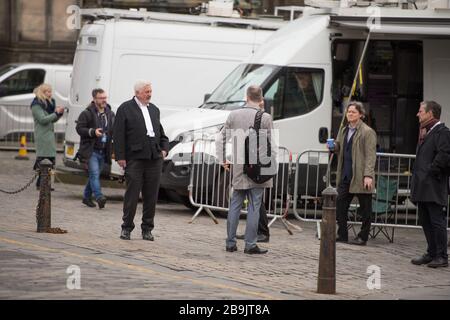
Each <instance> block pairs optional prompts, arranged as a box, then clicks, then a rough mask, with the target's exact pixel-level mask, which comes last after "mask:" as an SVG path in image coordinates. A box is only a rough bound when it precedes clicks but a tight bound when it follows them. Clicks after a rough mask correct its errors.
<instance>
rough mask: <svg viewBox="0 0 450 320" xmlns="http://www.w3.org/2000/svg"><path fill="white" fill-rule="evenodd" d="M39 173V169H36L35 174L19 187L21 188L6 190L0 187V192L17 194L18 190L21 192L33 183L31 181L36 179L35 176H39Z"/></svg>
mask: <svg viewBox="0 0 450 320" xmlns="http://www.w3.org/2000/svg"><path fill="white" fill-rule="evenodd" d="M39 174H40V172H39V171H36V172H35V174H34V176H33V177H32V178H31V179H30V181H29V182H28V183H27V184H26V185H24V186H23V187H21V188H20V189H18V190H15V191H8V190H3V189H0V192H1V193H6V194H11V195H13V194H18V193H20V192H23V191H25V190H26V189H28V188H29V187H30V186H31V185H32V184H33V182H34V181H35V180H36V179H37V177H38V176H39Z"/></svg>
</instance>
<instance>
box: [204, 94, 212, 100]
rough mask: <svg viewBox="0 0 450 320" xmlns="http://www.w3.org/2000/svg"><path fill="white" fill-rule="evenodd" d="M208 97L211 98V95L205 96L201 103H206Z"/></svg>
mask: <svg viewBox="0 0 450 320" xmlns="http://www.w3.org/2000/svg"><path fill="white" fill-rule="evenodd" d="M210 97H211V93H207V94H205V97H204V99H203V102H206V101H208V99H209V98H210Z"/></svg>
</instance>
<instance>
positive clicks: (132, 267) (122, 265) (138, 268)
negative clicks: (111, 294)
mask: <svg viewBox="0 0 450 320" xmlns="http://www.w3.org/2000/svg"><path fill="white" fill-rule="evenodd" d="M0 241H3V242H6V243H10V244H14V245H17V246H23V247H31V248H35V249H37V250H40V251H47V252H54V253H62V254H65V255H68V256H72V257H77V258H81V259H85V260H91V261H95V262H99V263H103V264H107V265H110V266H114V267H119V268H127V269H130V270H133V271H138V272H143V273H150V274H152V275H157V276H161V277H163V278H164V277H166V278H171V279H172V280H182V281H189V282H192V283H194V284H198V285H201V286H206V287H213V288H219V289H227V290H231V291H234V292H238V293H241V294H246V295H251V296H255V297H258V298H261V299H268V300H278V298H276V297H273V296H271V295H268V294H265V293H260V292H256V291H250V290H246V289H241V288H237V287H233V286H229V285H226V284H220V283H215V282H211V281H206V280H199V279H195V278H191V277H187V276H182V275H173V274H170V273H166V272H160V271H155V270H152V269H149V268H146V267H142V266H138V265H133V264H128V263H123V262H115V261H111V260H107V259H103V258H97V257H89V256H86V255H81V254H77V253H73V252H68V251H65V250H59V249H53V248H48V247H43V246H39V245H36V244H32V243H28V242H21V241H16V240H11V239H7V238H3V237H0Z"/></svg>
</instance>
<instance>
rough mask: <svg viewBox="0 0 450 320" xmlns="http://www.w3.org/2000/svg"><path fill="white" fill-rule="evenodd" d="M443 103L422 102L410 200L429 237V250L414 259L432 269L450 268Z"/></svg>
mask: <svg viewBox="0 0 450 320" xmlns="http://www.w3.org/2000/svg"><path fill="white" fill-rule="evenodd" d="M441 109H442V108H441V106H440V105H439V104H438V103H436V102H435V101H424V102H422V103H421V104H420V108H419V112H418V113H417V117H418V118H419V123H420V131H419V143H418V145H417V150H416V161H415V162H414V168H413V176H412V181H411V200H412V202H413V203H414V204H417V207H418V211H419V223H420V224H421V225H422V228H423V232H424V234H425V238H426V240H427V244H428V247H427V252H426V253H425V254H424V255H422V256H421V257H418V258H415V259H412V260H411V263H412V264H415V265H422V264H427V265H428V267H431V268H439V267H448V255H447V216H446V215H447V205H448V204H447V199H448V174H449V165H450V131H449V129H448V128H447V127H446V126H445V124H444V123H442V122H440V118H441Z"/></svg>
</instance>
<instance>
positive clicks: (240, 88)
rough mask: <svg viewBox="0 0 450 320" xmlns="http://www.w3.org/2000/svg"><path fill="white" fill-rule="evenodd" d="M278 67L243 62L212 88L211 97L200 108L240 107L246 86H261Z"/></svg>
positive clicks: (230, 108)
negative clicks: (217, 85) (215, 87)
mask: <svg viewBox="0 0 450 320" xmlns="http://www.w3.org/2000/svg"><path fill="white" fill-rule="evenodd" d="M279 68H280V67H277V66H272V65H261V64H243V65H240V66H238V67H237V68H236V69H235V70H234V71H233V72H232V73H230V75H229V76H228V77H227V78H226V79H225V80H224V81H223V82H222V83H221V84H220V85H219V87H217V89H216V90H214V92H213V94H212V95H211V97H210V98H209V99H208V100H207V101H206V102H205V103H204V104H203V105H202V106H201V108H206V109H222V110H232V109H236V108H239V107H242V106H243V105H244V104H245V100H246V91H247V88H248V87H249V86H251V85H260V86H262V85H263V84H264V83H265V82H266V81H267V79H269V78H271V76H272V75H273V74H274V73H275V72H277V71H278V70H279Z"/></svg>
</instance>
